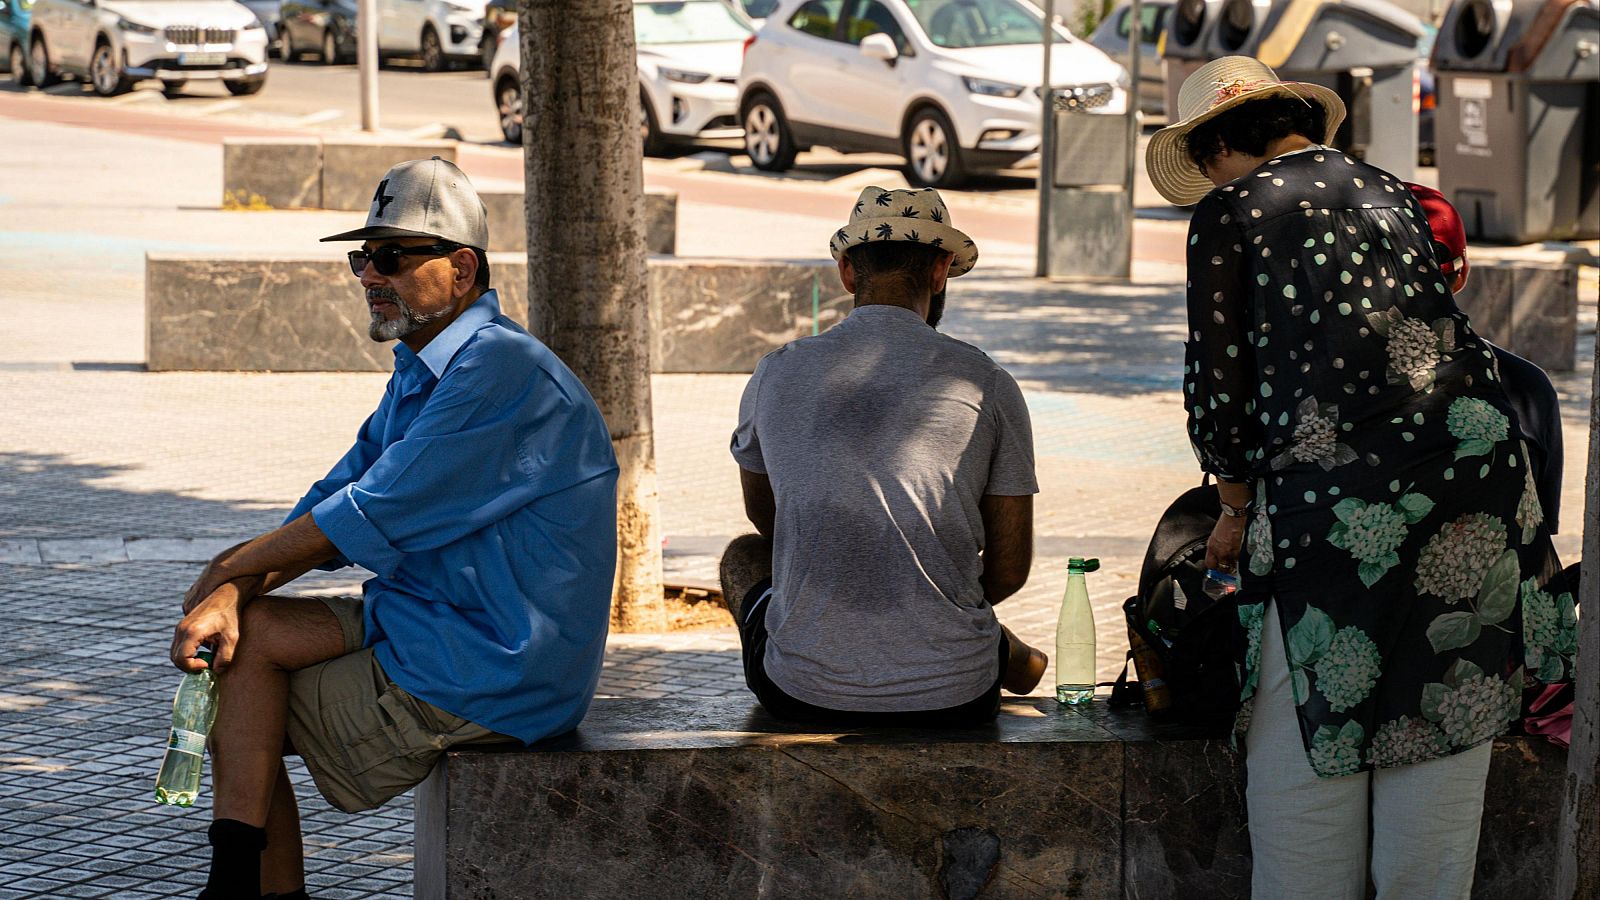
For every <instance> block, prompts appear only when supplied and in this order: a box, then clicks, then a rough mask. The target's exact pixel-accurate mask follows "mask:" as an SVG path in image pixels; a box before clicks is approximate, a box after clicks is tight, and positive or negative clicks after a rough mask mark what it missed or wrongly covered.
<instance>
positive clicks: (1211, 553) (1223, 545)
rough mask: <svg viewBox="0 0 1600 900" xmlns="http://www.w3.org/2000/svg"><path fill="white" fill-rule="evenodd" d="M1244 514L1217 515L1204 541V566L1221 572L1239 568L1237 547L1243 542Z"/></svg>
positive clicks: (1234, 570)
mask: <svg viewBox="0 0 1600 900" xmlns="http://www.w3.org/2000/svg"><path fill="white" fill-rule="evenodd" d="M1249 521H1250V520H1249V519H1248V518H1247V517H1245V516H1218V517H1217V525H1216V527H1215V528H1213V529H1211V537H1210V539H1209V540H1207V541H1206V568H1208V569H1217V570H1218V571H1222V572H1237V571H1238V570H1239V547H1240V545H1242V544H1243V543H1244V528H1245V523H1246V522H1249Z"/></svg>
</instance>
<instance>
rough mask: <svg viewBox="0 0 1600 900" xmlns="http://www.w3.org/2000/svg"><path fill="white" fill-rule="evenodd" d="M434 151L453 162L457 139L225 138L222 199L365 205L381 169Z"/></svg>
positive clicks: (249, 205) (264, 205) (301, 205)
mask: <svg viewBox="0 0 1600 900" xmlns="http://www.w3.org/2000/svg"><path fill="white" fill-rule="evenodd" d="M430 156H438V157H442V158H444V159H447V160H450V161H451V162H455V158H456V143H455V141H437V140H397V139H395V138H390V137H384V138H379V137H360V136H354V135H352V136H345V137H331V136H330V137H281V138H280V137H268V138H255V137H253V138H224V139H223V142H222V203H223V206H225V207H228V208H234V209H345V210H363V211H364V210H366V209H367V207H369V206H371V205H372V187H373V185H375V184H377V183H378V179H379V178H382V177H383V173H385V172H387V171H389V169H391V168H393V167H394V166H395V165H396V164H398V163H402V162H405V161H406V160H408V159H426V158H427V157H430Z"/></svg>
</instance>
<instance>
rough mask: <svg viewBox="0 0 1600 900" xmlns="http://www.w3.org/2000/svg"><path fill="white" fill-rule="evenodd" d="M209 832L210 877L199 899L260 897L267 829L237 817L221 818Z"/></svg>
mask: <svg viewBox="0 0 1600 900" xmlns="http://www.w3.org/2000/svg"><path fill="white" fill-rule="evenodd" d="M206 836H207V837H209V838H210V840H211V877H210V878H208V879H206V889H205V890H203V891H201V892H200V900H244V898H249V900H258V898H260V896H261V851H262V850H265V849H266V847H267V830H266V829H265V828H257V827H255V826H254V825H246V824H245V823H243V822H240V821H238V820H236V819H218V820H216V821H215V822H212V823H211V830H210V831H208V832H206Z"/></svg>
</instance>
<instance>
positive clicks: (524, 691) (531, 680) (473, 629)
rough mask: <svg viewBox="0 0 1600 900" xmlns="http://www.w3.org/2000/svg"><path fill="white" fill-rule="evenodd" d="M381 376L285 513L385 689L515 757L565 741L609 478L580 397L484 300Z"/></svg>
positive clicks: (610, 497)
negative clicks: (329, 548) (384, 679)
mask: <svg viewBox="0 0 1600 900" xmlns="http://www.w3.org/2000/svg"><path fill="white" fill-rule="evenodd" d="M394 354H395V367H394V376H393V377H391V378H390V379H389V384H388V387H387V389H386V390H385V392H384V396H383V401H382V402H381V403H380V404H379V405H378V408H377V411H375V412H374V413H373V414H372V415H371V417H369V418H368V419H367V421H366V424H364V425H362V426H361V432H360V434H358V435H357V437H356V443H355V446H354V447H351V448H350V451H349V452H348V453H346V454H345V455H344V458H343V459H341V460H339V462H338V464H337V465H335V466H334V467H333V470H332V471H330V472H329V473H328V475H327V477H326V478H324V479H322V480H321V481H319V482H317V483H316V484H315V485H313V486H312V487H311V490H310V491H309V492H308V493H307V494H306V495H305V497H304V498H302V499H301V500H300V502H299V503H298V504H297V505H296V506H295V508H294V511H293V512H291V513H290V514H289V519H294V518H295V517H297V516H299V515H301V514H302V513H304V512H306V511H307V510H310V511H311V515H312V518H313V519H314V520H315V521H316V523H317V526H318V527H319V528H321V529H322V531H323V532H324V533H325V534H327V536H328V539H329V540H331V541H332V542H333V544H334V546H336V547H337V548H338V549H339V553H340V555H341V557H340V558H339V559H338V560H335V561H334V564H333V565H332V566H331V567H332V568H338V567H339V566H343V565H349V564H351V563H356V564H359V565H362V566H365V567H366V568H368V569H371V570H372V571H373V572H375V573H377V577H376V578H372V579H369V580H368V581H367V582H366V585H365V589H364V594H365V598H366V603H365V609H364V613H363V616H364V619H365V624H366V644H367V646H369V647H372V648H374V650H375V652H376V654H377V659H378V663H379V664H380V665H381V666H383V671H384V672H385V673H386V674H387V675H388V676H389V677H390V678H391V679H392V680H393V681H394V683H395V684H397V685H399V686H400V687H401V688H403V689H405V690H406V691H409V692H410V693H411V694H413V695H415V696H417V697H420V698H422V699H423V700H426V701H427V702H429V703H432V704H433V705H435V706H437V707H439V708H441V709H443V710H445V711H447V712H451V713H454V714H455V715H458V716H461V717H462V718H465V719H468V720H470V721H472V722H475V723H477V724H479V725H482V726H484V727H485V728H490V729H493V730H495V731H498V732H500V733H502V734H508V735H512V736H514V737H517V738H521V739H522V740H524V741H527V742H529V743H531V742H533V741H536V740H538V739H540V738H542V737H546V736H548V735H552V734H559V733H561V732H563V731H568V730H570V729H572V728H574V727H576V726H577V724H578V721H579V720H580V719H582V718H583V715H584V713H585V712H586V711H587V710H588V707H589V701H590V699H591V698H592V697H593V695H594V690H595V685H596V683H597V682H598V681H599V677H600V664H601V660H602V657H603V656H604V652H605V641H606V627H607V623H608V620H609V616H610V605H611V582H612V576H613V573H614V568H615V565H616V552H617V530H616V481H617V463H616V458H615V457H614V456H613V455H612V451H611V440H610V435H609V433H608V431H607V429H606V425H605V422H604V421H603V420H602V419H601V417H600V411H599V409H597V408H596V407H595V404H594V400H593V399H592V398H591V397H590V396H589V393H588V391H586V390H585V389H584V387H583V384H582V383H580V382H579V381H578V379H577V377H576V376H575V375H573V374H572V372H571V371H570V370H569V369H568V368H567V367H566V366H565V365H564V364H563V363H562V362H561V360H559V359H557V358H556V356H555V354H554V353H551V352H550V350H549V348H547V347H546V346H545V345H544V344H542V343H540V342H539V341H538V340H537V339H536V338H534V337H533V336H532V335H530V334H528V332H527V331H525V330H523V329H522V328H521V327H520V326H519V325H517V324H516V323H515V322H513V321H511V320H510V319H507V318H506V317H504V316H502V315H500V305H499V301H498V298H497V297H496V296H495V294H494V292H493V291H490V292H488V293H486V294H484V295H483V296H482V297H480V298H479V299H478V300H477V301H476V302H475V303H473V304H472V306H470V307H468V308H467V309H466V310H464V311H463V312H462V313H461V315H460V316H459V317H457V318H456V320H455V321H454V322H451V323H450V325H449V326H448V327H446V328H445V329H444V330H443V331H441V332H440V333H439V334H438V335H437V336H436V337H435V338H434V339H433V340H431V341H429V342H428V344H427V346H425V347H423V348H422V352H420V353H413V352H412V351H411V350H410V349H409V348H407V347H406V346H405V345H404V344H403V343H397V344H396V345H395V348H394Z"/></svg>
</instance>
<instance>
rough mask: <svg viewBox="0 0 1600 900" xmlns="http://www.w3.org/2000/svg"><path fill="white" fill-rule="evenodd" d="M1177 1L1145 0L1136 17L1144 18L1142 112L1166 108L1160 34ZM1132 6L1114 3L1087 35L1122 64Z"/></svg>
mask: <svg viewBox="0 0 1600 900" xmlns="http://www.w3.org/2000/svg"><path fill="white" fill-rule="evenodd" d="M1175 5H1176V4H1174V3H1172V2H1171V0H1147V2H1145V3H1141V4H1140V10H1139V18H1140V19H1142V20H1143V22H1142V25H1143V27H1142V28H1140V31H1141V32H1142V34H1141V38H1142V39H1141V40H1140V42H1139V109H1140V110H1142V111H1143V112H1145V113H1148V114H1150V115H1156V116H1164V115H1166V112H1167V98H1166V85H1167V72H1166V68H1167V65H1166V63H1165V62H1163V61H1162V59H1161V50H1160V48H1161V44H1162V40H1161V36H1162V34H1163V33H1164V32H1165V31H1166V30H1167V17H1168V16H1169V15H1170V14H1171V13H1172V7H1173V6H1175ZM1132 10H1133V8H1132V7H1131V6H1130V5H1129V4H1127V3H1125V2H1124V3H1119V4H1117V7H1116V9H1113V10H1112V11H1111V14H1110V15H1108V16H1106V17H1105V18H1104V19H1102V20H1101V21H1100V27H1098V28H1096V29H1095V30H1094V34H1092V35H1090V36H1089V43H1091V44H1093V45H1095V46H1096V47H1099V48H1100V49H1101V50H1103V51H1105V54H1106V55H1107V56H1109V57H1111V58H1112V59H1114V60H1116V61H1117V62H1119V63H1121V64H1122V66H1123V67H1124V68H1127V67H1128V62H1129V56H1128V36H1129V33H1130V32H1131V31H1132V29H1131V28H1130V27H1129V26H1130V25H1131V23H1130V22H1129V21H1128V14H1129V13H1130V12H1132Z"/></svg>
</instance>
